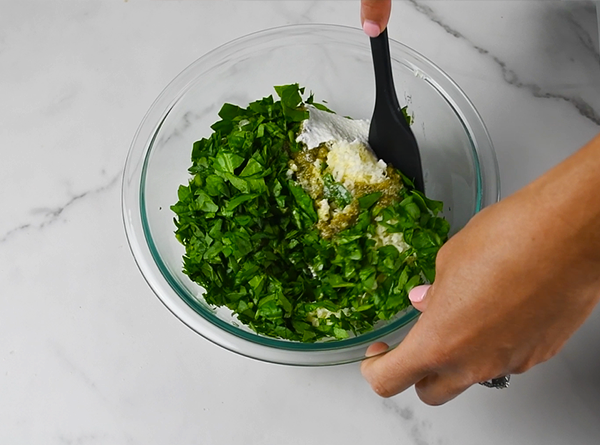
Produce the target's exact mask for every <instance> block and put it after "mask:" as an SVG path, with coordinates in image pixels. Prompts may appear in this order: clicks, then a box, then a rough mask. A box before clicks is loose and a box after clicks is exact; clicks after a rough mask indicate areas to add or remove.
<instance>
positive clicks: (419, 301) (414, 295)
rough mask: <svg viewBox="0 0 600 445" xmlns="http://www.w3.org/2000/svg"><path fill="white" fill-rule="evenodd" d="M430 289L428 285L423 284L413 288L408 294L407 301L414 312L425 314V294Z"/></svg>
mask: <svg viewBox="0 0 600 445" xmlns="http://www.w3.org/2000/svg"><path fill="white" fill-rule="evenodd" d="M430 288H431V285H430V284H423V285H421V286H416V287H413V288H412V290H411V291H410V292H409V293H408V299H409V300H410V302H411V303H412V305H413V306H414V307H415V309H416V310H418V311H420V312H425V310H426V309H427V293H428V292H429V289H430Z"/></svg>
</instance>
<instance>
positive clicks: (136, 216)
mask: <svg viewBox="0 0 600 445" xmlns="http://www.w3.org/2000/svg"><path fill="white" fill-rule="evenodd" d="M390 51H391V56H392V65H393V71H394V79H395V84H396V90H397V93H398V98H399V100H400V102H401V103H402V104H407V105H408V106H409V110H410V112H411V113H412V114H413V115H414V125H413V131H414V132H415V136H416V138H417V141H418V143H419V147H420V150H421V153H422V162H423V169H424V177H425V188H426V194H427V195H428V196H429V197H430V198H432V199H437V200H441V201H443V202H444V216H445V217H446V218H447V219H448V221H449V222H450V225H451V233H454V232H456V231H457V230H459V229H460V228H462V227H463V226H464V225H465V224H466V223H467V222H468V221H469V219H470V218H471V217H472V216H473V215H474V214H475V213H476V212H478V211H479V210H480V209H482V208H483V207H484V206H487V205H489V204H492V203H494V202H496V201H497V200H498V194H499V183H498V171H497V162H496V158H495V154H494V150H493V147H492V143H491V140H490V138H489V135H488V133H487V131H486V128H485V126H484V124H483V122H482V120H481V118H480V116H479V114H478V113H477V111H476V110H475V108H474V107H473V105H472V104H471V102H470V101H469V99H467V97H466V96H465V94H464V93H463V92H462V91H461V90H460V89H459V88H458V86H457V85H456V84H455V83H454V82H453V81H452V80H451V79H450V78H449V77H448V76H447V75H446V74H444V73H443V72H442V71H441V70H440V69H439V68H437V67H436V66H435V65H434V64H433V63H432V62H430V61H429V60H427V59H425V58H424V57H423V56H421V55H420V54H418V53H417V52H415V51H414V50H412V49H410V48H408V47H406V46H405V45H402V44H401V43H398V42H396V41H393V40H391V41H390ZM290 83H299V84H300V85H301V86H304V87H306V88H307V90H308V91H312V92H314V94H315V98H316V100H318V101H326V102H327V105H328V106H329V108H331V109H333V110H335V111H336V112H337V113H338V114H340V115H344V116H352V117H353V118H356V119H369V118H370V116H371V113H372V111H373V105H374V97H375V94H374V76H373V67H372V63H371V52H370V46H369V39H368V38H367V37H366V36H365V35H364V34H363V32H362V31H361V30H360V29H355V28H349V27H343V26H332V25H294V26H285V27H280V28H274V29H269V30H266V31H261V32H257V33H254V34H251V35H248V36H246V37H242V38H239V39H237V40H234V41H232V42H230V43H227V44H225V45H223V46H221V47H219V48H217V49H215V50H213V51H211V52H210V53H208V54H206V55H205V56H203V57H201V58H200V59H198V60H197V61H195V62H194V63H193V64H192V65H190V66H189V67H188V68H186V69H185V70H184V71H183V72H182V73H181V74H179V75H178V76H177V77H176V78H175V79H174V80H173V81H172V82H171V83H170V84H169V85H168V86H167V88H166V89H165V90H164V91H163V92H162V93H161V95H160V96H159V97H158V99H156V101H155V102H154V104H153V105H152V107H151V108H150V110H149V111H148V113H147V114H146V116H145V118H144V119H143V121H142V123H141V125H140V127H139V129H138V131H137V133H136V135H135V138H134V140H133V143H132V145H131V149H130V151H129V155H128V157H127V162H126V165H125V171H124V177H123V194H122V199H123V218H124V222H125V228H126V232H127V237H128V240H129V245H130V247H131V250H132V252H133V255H134V257H135V260H136V262H137V264H138V266H139V268H140V270H141V272H142V274H143V275H144V277H145V279H146V281H147V282H148V284H149V285H150V287H151V288H152V290H153V291H154V292H155V293H156V295H157V296H158V297H159V298H160V300H161V301H162V302H163V303H164V305H165V306H166V307H167V308H168V309H169V310H170V311H171V312H172V313H173V314H174V315H175V316H176V317H178V318H179V319H180V320H181V321H182V322H183V323H185V324H186V325H187V326H189V327H190V328H191V329H193V330H194V331H195V332H197V333H198V334H200V335H202V336H203V337H205V338H206V339H208V340H210V341H212V342H214V343H216V344H218V345H220V346H222V347H224V348H227V349H229V350H231V351H234V352H236V353H239V354H242V355H244V356H247V357H252V358H255V359H259V360H264V361H268V362H274V363H281V364H290V365H305V366H318V365H332V364H340V363H347V362H352V361H358V360H361V359H363V358H364V354H365V351H366V348H367V347H368V345H369V344H371V343H373V342H375V341H383V342H386V343H388V344H389V345H390V346H395V345H397V344H398V343H399V342H400V341H401V340H402V339H403V338H404V336H405V335H406V333H407V332H408V331H409V329H410V327H411V325H412V322H413V321H414V320H415V318H416V317H417V315H418V312H417V311H416V310H415V309H413V308H409V309H407V310H405V311H404V312H402V313H401V314H399V315H398V317H396V318H395V319H394V320H392V321H389V322H386V323H383V324H382V325H381V326H379V327H377V328H376V329H374V330H373V331H370V332H368V333H365V334H362V335H359V336H357V337H354V338H348V339H345V340H336V341H328V342H321V343H313V344H306V343H300V342H291V341H287V340H278V339H274V338H268V337H265V336H261V335H258V334H256V333H254V332H253V331H251V330H250V329H248V328H246V327H245V326H243V325H240V324H239V323H238V322H236V319H235V317H233V316H232V314H231V313H230V312H229V310H228V309H214V308H212V307H210V306H209V305H207V304H206V303H205V302H204V300H203V298H202V292H203V289H202V288H201V287H199V286H198V285H196V284H195V283H193V282H191V280H189V279H188V277H187V276H186V275H184V274H183V273H182V255H183V253H184V247H183V246H182V245H181V244H180V243H179V242H178V241H177V240H176V238H175V235H174V230H175V225H174V223H173V217H174V214H173V213H172V212H171V210H170V208H169V207H170V206H171V205H173V204H175V203H176V202H177V189H178V187H179V185H180V184H187V181H188V178H189V174H188V171H187V170H188V168H189V167H190V165H191V161H190V156H191V150H192V144H193V143H194V141H196V140H198V139H200V138H202V137H208V136H209V135H210V133H211V129H210V126H211V125H212V124H213V123H214V122H215V121H217V120H218V116H217V112H218V111H219V109H220V108H221V106H222V105H223V103H225V102H230V103H234V104H237V105H240V106H243V107H245V106H246V105H247V104H248V103H249V102H252V101H254V100H256V99H259V98H262V97H264V96H268V95H270V94H275V92H274V90H273V86H274V85H284V84H290Z"/></svg>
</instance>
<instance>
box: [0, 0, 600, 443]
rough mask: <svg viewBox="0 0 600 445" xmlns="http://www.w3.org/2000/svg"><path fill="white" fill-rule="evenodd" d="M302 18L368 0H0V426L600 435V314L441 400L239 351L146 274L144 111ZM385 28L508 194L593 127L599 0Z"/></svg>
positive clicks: (514, 5) (518, 439)
mask: <svg viewBox="0 0 600 445" xmlns="http://www.w3.org/2000/svg"><path fill="white" fill-rule="evenodd" d="M306 22H327V23H340V24H346V25H354V26H357V25H358V1H357V0H356V1H322V0H319V1H237V2H227V1H203V0H202V1H201V0H199V1H188V2H175V1H169V2H166V1H165V2H143V1H129V2H123V1H117V0H114V1H96V2H86V1H76V2H75V1H73V2H67V1H56V0H50V1H46V2H41V1H40V2H31V1H27V0H24V1H19V2H8V1H5V2H1V3H0V104H1V106H0V207H1V208H2V212H1V213H0V443H1V444H48V445H52V444H70V445H87V444H90V445H92V444H143V445H151V444H178V445H185V444H203V445H212V444H241V443H243V444H245V445H255V444H256V445H258V444H290V445H295V444H308V443H323V444H364V443H377V444H381V445H384V444H385V445H387V444H411V445H412V444H414V445H434V444H452V445H454V444H456V445H459V444H460V445H470V444H472V445H480V444H487V445H495V444H498V445H500V444H502V445H504V444H544V445H552V444H557V445H559V444H568V445H592V444H597V443H599V442H600V422H599V419H600V379H599V378H598V376H599V375H600V354H598V350H600V310H597V311H596V312H595V313H594V314H593V315H592V317H591V318H590V319H589V320H588V322H587V323H586V324H585V325H584V326H583V327H582V328H581V330H580V331H579V332H578V333H577V334H576V335H575V337H574V338H573V339H572V340H571V341H570V342H569V343H568V344H567V346H566V347H565V348H564V350H563V351H562V352H561V353H560V354H559V355H558V356H557V357H555V358H554V359H553V360H551V361H549V362H547V363H545V364H543V365H540V366H538V367H536V368H534V369H533V370H531V371H530V372H528V373H527V374H525V375H521V376H515V377H514V379H513V383H512V386H511V387H510V389H508V390H505V391H491V390H489V389H486V388H483V387H473V388H472V389H470V390H469V391H467V393H465V394H464V395H462V396H461V397H459V398H458V399H456V400H454V401H453V402H451V403H449V404H447V405H445V406H442V407H437V408H432V407H428V406H426V405H423V404H422V403H420V401H419V400H418V399H417V397H416V396H415V394H414V391H413V390H409V391H407V392H406V393H404V394H401V395H399V396H396V397H394V398H391V399H387V400H384V399H380V398H378V397H377V396H376V395H375V394H374V393H372V392H371V390H370V388H369V387H368V385H367V384H366V383H365V382H364V381H363V380H362V379H361V376H360V373H359V367H358V365H347V366H341V367H332V368H325V369H306V368H289V367H282V366H275V365H268V364H264V363H260V362H256V361H252V360H248V359H245V358H242V357H239V356H236V355H234V354H232V353H229V352H227V351H225V350H222V349H220V348H219V347H217V346H214V345H212V344H210V343H208V342H207V341H205V340H203V339H202V338H201V337H199V336H198V335H196V334H194V333H193V332H191V331H190V330H189V329H187V328H186V327H185V326H184V325H183V324H181V323H180V322H179V321H178V320H177V319H176V318H175V317H173V316H172V315H171V314H170V313H169V312H168V311H167V310H166V309H165V308H164V307H163V305H162V304H161V303H160V302H159V301H158V299H157V298H156V297H155V296H154V294H153V293H152V291H151V290H150V289H149V288H148V287H147V285H146V283H145V281H144V280H143V278H142V276H141V275H140V273H139V271H138V270H137V268H136V266H135V263H134V261H133V259H132V256H131V254H130V252H129V248H128V246H127V242H126V239H125V235H124V230H123V227H122V222H121V213H120V185H121V184H120V179H121V174H122V169H123V164H124V161H125V156H126V154H127V150H128V146H129V144H130V142H131V140H132V138H133V135H134V132H135V130H136V128H137V125H138V124H139V122H140V121H141V119H142V117H143V115H144V113H145V112H146V110H147V109H148V108H149V106H150V104H151V103H152V101H153V100H154V98H155V97H156V96H157V95H158V94H159V93H160V91H161V90H162V89H163V88H164V87H165V86H166V84H167V83H168V82H169V81H170V80H171V79H172V78H173V77H174V76H175V75H177V74H178V73H179V72H180V71H181V70H182V69H183V68H185V67H186V66H187V65H188V64H190V63H191V62H192V61H194V60H195V59H196V58H198V57H200V56H201V55H202V54H204V53H205V52H207V51H209V50H210V49H213V48H215V47H216V46H218V45H220V44H222V43H224V42H226V41H228V40H230V39H231V38H233V37H238V36H241V35H244V34H246V33H248V32H251V31H256V30H260V29H263V28H266V27H271V26H275V25H283V24H290V23H306ZM390 35H391V36H392V37H393V38H395V39H397V40H401V41H403V42H404V43H406V44H408V45H409V46H412V47H413V48H415V49H416V50H417V51H419V52H421V53H422V54H424V55H425V56H427V57H429V58H430V59H432V60H433V61H434V62H436V63H437V64H438V65H439V66H440V67H441V68H442V69H444V70H445V71H446V72H447V73H448V74H449V75H450V76H451V77H452V78H453V79H454V80H455V81H456V82H457V83H458V84H459V85H460V86H461V87H462V88H463V89H464V90H465V92H466V93H467V95H468V96H469V97H470V98H471V99H472V101H473V102H474V104H475V106H476V107H477V108H478V110H479V111H480V113H481V115H482V116H483V119H484V121H485V122H486V124H487V126H488V129H489V131H490V134H491V137H492V140H493V141H494V144H495V147H496V150H497V155H498V161H499V164H500V170H501V180H502V188H503V192H504V194H505V195H506V194H508V193H511V192H513V191H515V190H517V189H518V188H520V187H522V186H523V185H525V184H526V183H528V182H529V181H531V180H532V179H534V178H535V177H537V176H538V175H540V174H541V173H543V172H544V171H545V170H546V169H548V168H549V167H551V166H552V165H554V164H556V163H557V162H559V161H560V160H561V159H563V158H565V157H566V156H567V155H568V154H569V153H571V152H573V151H574V150H576V149H577V148H578V147H579V146H581V145H582V144H584V143H585V142H587V140H589V139H591V138H592V137H593V136H594V135H595V134H596V133H598V132H599V131H600V55H599V51H598V30H597V22H596V13H595V6H594V4H593V3H591V2H573V1H570V2H564V1H563V2H551V1H545V0H542V1H523V2H519V1H508V2H500V1H478V2H475V1H461V2H458V1H456V2H455V1H432V2H422V1H420V0H411V1H397V2H395V3H394V11H393V18H392V22H391V26H390Z"/></svg>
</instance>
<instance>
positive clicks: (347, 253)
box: [171, 84, 449, 342]
mask: <svg viewBox="0 0 600 445" xmlns="http://www.w3.org/2000/svg"><path fill="white" fill-rule="evenodd" d="M275 91H276V93H277V95H278V96H279V98H280V99H279V100H275V99H274V98H273V96H268V97H265V98H263V99H260V100H257V101H255V102H252V103H250V104H249V105H248V106H247V108H241V107H239V106H236V105H231V104H225V105H223V107H222V108H221V111H220V112H219V117H220V118H221V119H220V120H219V121H218V122H216V123H215V124H213V125H212V127H211V128H212V129H213V131H214V132H213V133H212V135H211V136H210V137H208V138H204V139H201V140H199V141H197V142H195V143H194V145H193V148H192V166H191V167H190V168H189V172H190V174H191V178H190V180H189V182H188V184H187V185H182V186H180V187H179V191H178V199H179V200H178V202H177V203H176V204H175V205H173V206H172V207H171V209H172V211H173V212H174V213H175V215H176V217H175V218H174V222H175V226H176V232H175V235H176V237H177V239H178V240H179V241H180V242H181V243H182V244H183V245H184V246H185V255H184V257H183V271H184V273H185V274H187V275H188V276H189V277H190V279H191V280H193V281H195V282H196V283H198V284H200V285H201V286H203V287H204V288H205V290H206V293H205V294H204V298H205V300H206V302H207V303H208V304H210V305H214V306H226V307H228V308H229V309H231V310H232V311H233V312H234V313H235V314H236V315H237V317H238V319H239V320H240V321H241V322H242V323H244V324H246V325H247V326H249V327H250V328H251V329H253V330H254V331H256V332H257V333H259V334H262V335H266V336H270V337H277V338H284V339H289V340H294V341H301V342H315V341H318V340H327V339H344V338H347V337H348V336H349V335H352V334H359V333H363V332H366V331H368V330H370V329H372V327H373V326H374V324H375V323H377V321H379V320H388V319H390V318H391V317H393V316H394V315H396V314H397V313H398V312H399V311H401V310H403V309H405V308H406V307H407V306H408V305H409V300H408V292H409V291H410V290H411V289H412V288H413V287H414V286H416V285H418V284H421V283H423V282H424V281H425V280H428V281H433V279H434V275H435V257H436V254H437V251H438V250H439V248H440V247H441V246H442V244H443V243H444V242H445V240H446V239H447V236H448V230H449V225H448V222H447V221H446V220H445V219H443V218H441V217H439V216H437V215H438V213H439V212H440V211H441V203H439V202H437V201H432V200H430V199H427V198H426V197H425V196H423V195H422V194H421V193H420V192H418V191H415V190H413V188H412V186H411V184H410V182H409V181H408V180H406V178H404V177H403V182H404V186H403V187H401V189H400V191H399V192H398V196H397V199H395V200H393V202H392V204H390V205H387V204H386V205H385V206H382V205H379V204H378V201H379V200H380V197H381V195H382V194H381V193H380V192H375V193H370V194H367V195H365V196H362V197H360V198H359V199H358V206H359V213H358V216H357V218H356V221H355V222H354V223H353V225H352V226H351V227H349V228H347V229H345V230H343V231H341V232H339V233H336V234H335V235H334V236H333V237H331V238H329V239H326V238H324V237H322V236H321V234H320V232H319V230H318V229H317V228H316V223H317V220H318V214H317V211H316V206H315V202H314V201H313V199H312V198H311V197H310V196H309V194H308V193H307V192H306V191H305V190H303V188H302V187H301V186H300V185H299V184H297V183H296V182H295V181H294V180H292V179H291V178H290V176H289V174H288V173H289V172H288V169H289V161H290V159H291V154H292V153H297V152H298V151H300V150H302V148H303V147H302V146H301V145H300V144H299V143H298V142H296V136H297V134H298V133H299V131H300V128H301V122H302V121H303V120H305V119H307V118H308V111H306V108H305V106H304V103H305V102H304V101H303V99H302V95H303V94H304V89H303V88H300V87H299V86H298V85H297V84H293V85H284V86H278V87H275ZM306 103H311V104H313V105H315V104H314V100H313V97H312V95H311V96H310V97H309V98H308V99H307V101H306ZM320 108H321V109H326V110H328V109H327V108H326V107H325V106H320ZM328 111H330V110H328ZM329 176H330V175H329ZM324 193H325V195H326V197H327V198H328V199H331V200H332V201H334V202H336V204H337V205H338V206H340V207H343V206H344V205H347V204H348V203H349V202H350V201H351V200H352V195H351V193H350V192H349V191H348V190H347V189H346V188H345V187H344V186H343V185H342V184H340V183H337V182H335V181H334V179H333V177H326V178H324ZM378 227H379V230H381V227H383V228H385V231H386V233H387V234H390V235H391V234H394V233H401V234H402V236H403V240H404V242H405V243H406V244H408V246H409V247H408V249H406V250H403V251H400V250H399V249H397V248H396V247H395V246H393V245H379V244H378V243H379V242H378V234H377V230H378Z"/></svg>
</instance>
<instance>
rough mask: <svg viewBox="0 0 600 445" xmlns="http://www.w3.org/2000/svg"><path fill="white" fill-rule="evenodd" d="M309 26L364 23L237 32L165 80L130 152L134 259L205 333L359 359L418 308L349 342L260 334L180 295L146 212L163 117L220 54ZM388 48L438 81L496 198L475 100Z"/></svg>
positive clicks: (270, 348)
mask: <svg viewBox="0 0 600 445" xmlns="http://www.w3.org/2000/svg"><path fill="white" fill-rule="evenodd" d="M311 30H312V31H315V30H318V31H319V32H327V33H332V34H343V33H350V34H354V36H356V33H357V32H358V33H362V30H360V29H359V28H354V27H348V26H342V25H329V24H301V25H286V26H281V27H275V28H270V29H266V30H262V31H258V32H255V33H251V34H248V35H245V36H242V37H239V38H237V39H234V40H232V41H230V42H228V43H225V44H223V45H221V46H219V47H217V48H215V49H214V50H212V51H210V52H208V53H206V54H205V55H203V56H202V57H200V58H199V59H197V60H196V61H194V62H193V63H192V64H190V65H189V66H188V67H187V68H185V69H184V70H183V71H182V72H181V73H180V74H179V75H178V76H176V77H175V78H174V79H173V80H172V81H171V82H170V83H169V84H168V85H167V87H166V88H165V89H164V90H163V91H162V92H161V94H160V95H159V96H158V98H157V99H156V100H155V101H154V103H153V104H152V106H151V107H150V109H149V110H148V112H147V113H146V115H145V116H144V118H143V120H142V122H141V123H140V126H139V127H138V130H137V132H136V134H135V136H134V139H133V141H132V144H131V147H130V150H129V153H128V156H127V160H126V163H125V169H124V172H123V183H122V211H123V221H124V225H125V231H126V235H127V240H128V244H129V246H130V249H131V251H132V254H133V256H134V259H135V261H136V263H137V265H138V268H139V269H140V271H141V272H142V275H143V277H144V278H145V280H146V281H147V283H148V284H149V286H150V287H151V289H152V290H153V291H154V293H155V294H156V295H157V297H158V298H159V300H160V301H161V302H162V303H163V304H164V305H165V306H166V307H167V308H168V309H169V310H170V311H171V312H172V313H173V314H174V315H175V316H176V317H177V318H179V319H180V320H181V321H182V322H183V323H184V324H186V325H187V326H188V327H190V328H191V329H192V330H194V331H195V332H197V333H198V334H200V335H201V336H203V337H204V338H206V339H208V340H210V341H212V342H214V343H216V344H218V345H220V346H222V347H224V348H226V349H229V350H231V351H234V352H236V353H238V354H241V355H245V356H248V357H251V358H256V359H259V360H264V361H269V362H275V363H281V364H292V365H307V366H315V365H332V364H340V363H347V362H352V361H359V360H361V359H363V358H364V349H365V348H366V345H368V344H370V343H373V342H374V341H386V340H388V339H387V337H389V336H392V335H393V334H394V332H395V331H397V330H398V329H400V328H402V327H405V326H407V325H408V324H410V323H411V322H412V321H414V319H415V318H416V317H417V316H418V312H417V311H416V310H415V309H413V308H409V310H407V312H406V313H405V314H404V315H403V316H402V317H400V318H399V319H398V320H395V321H393V322H391V323H389V324H388V325H386V326H384V327H382V328H380V329H377V330H375V331H371V332H369V333H366V334H363V335H361V336H359V337H355V338H350V339H347V340H340V341H331V342H323V343H300V342H289V341H286V340H278V339H273V338H268V337H264V336H258V335H256V334H252V333H246V332H244V331H242V330H239V329H237V328H235V327H234V326H232V325H229V324H227V323H225V322H224V321H222V320H220V319H219V318H218V317H216V316H214V315H212V314H211V313H210V311H208V310H202V311H201V312H203V313H200V312H199V311H198V310H197V309H196V310H195V309H193V308H191V307H190V306H189V304H188V303H185V302H184V299H185V298H183V297H182V293H184V294H185V290H183V289H180V288H179V289H178V287H179V286H178V284H177V282H176V280H174V279H172V278H170V277H169V276H168V275H169V274H168V271H166V267H165V266H164V264H161V263H162V259H161V258H160V255H159V254H158V252H157V250H156V248H155V247H153V246H154V242H153V240H152V239H151V234H150V231H149V227H148V223H147V220H146V217H145V211H144V199H145V198H144V187H143V185H144V183H145V173H146V168H145V166H146V164H147V162H148V159H149V155H150V153H151V150H152V144H153V141H154V139H155V137H156V135H157V133H158V131H159V130H160V128H161V125H162V123H163V122H164V120H165V119H166V118H167V116H168V115H169V111H170V110H171V109H172V108H173V106H174V105H175V104H176V103H177V102H178V101H179V100H181V98H182V97H184V95H185V93H186V92H187V91H188V90H189V88H191V86H192V84H193V83H194V81H195V79H197V78H198V77H200V76H202V74H203V73H204V72H205V71H206V70H208V69H210V68H211V67H212V65H213V63H211V59H221V58H223V57H224V56H225V55H227V53H235V52H236V48H237V47H238V45H239V44H241V43H244V42H248V41H250V40H253V39H270V38H272V37H274V36H277V35H279V36H280V35H281V33H284V34H285V33H288V32H292V33H294V32H297V31H302V32H305V33H310V32H311ZM336 37H337V38H339V37H341V36H336ZM390 50H391V53H392V59H395V58H397V54H398V53H400V54H401V55H402V56H403V57H404V58H408V59H409V62H411V63H413V64H414V65H415V67H416V68H417V69H418V70H419V71H420V72H423V73H425V77H424V78H425V80H427V81H429V83H430V84H431V85H432V87H434V88H435V89H436V90H437V91H438V92H439V93H440V94H441V95H442V96H443V97H444V98H445V99H446V100H447V101H448V103H449V105H450V106H451V107H452V108H453V110H454V111H455V112H456V113H457V115H459V117H460V119H461V122H463V125H464V126H465V131H466V133H467V134H468V135H469V137H470V139H471V145H472V149H473V160H474V165H475V170H476V176H477V183H478V186H477V192H478V196H477V209H476V211H479V210H480V209H481V208H483V207H485V206H486V205H489V204H492V203H493V202H496V201H497V200H498V199H499V194H500V184H499V172H498V165H497V160H496V156H495V153H494V150H493V146H492V142H491V139H490V137H489V134H488V132H487V129H486V127H485V124H484V123H483V120H482V119H481V117H480V116H479V114H478V112H477V111H476V109H475V107H474V106H473V104H472V103H471V101H470V100H469V99H468V98H467V96H466V95H465V94H464V92H463V91H462V90H461V89H460V88H459V87H458V85H456V83H455V82H454V81H453V80H451V79H450V78H449V76H448V75H446V74H445V73H444V72H443V71H442V70H441V69H440V68H438V67H437V66H436V65H435V64H433V63H432V62H431V61H429V60H428V59H427V58H425V57H424V56H422V55H421V54H419V53H418V52H416V51H415V50H413V49H412V48H409V47H408V46H406V45H404V44H402V43H400V42H397V41H395V40H393V39H390ZM204 67H205V69H204V70H203V68H204ZM432 74H433V75H434V77H435V79H434V78H433V77H432ZM448 90H450V91H451V95H450V94H449V93H448V92H447V91H448ZM482 160H483V161H485V162H482ZM165 272H166V273H165ZM190 311H193V313H191V312H190ZM194 314H195V316H194ZM396 344H397V341H396ZM248 349H250V352H248Z"/></svg>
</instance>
